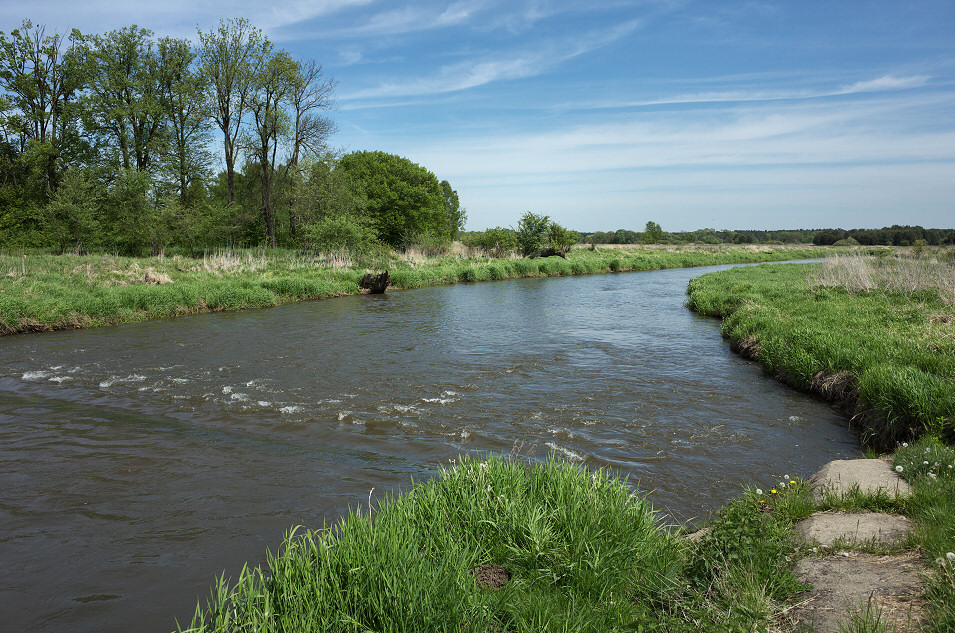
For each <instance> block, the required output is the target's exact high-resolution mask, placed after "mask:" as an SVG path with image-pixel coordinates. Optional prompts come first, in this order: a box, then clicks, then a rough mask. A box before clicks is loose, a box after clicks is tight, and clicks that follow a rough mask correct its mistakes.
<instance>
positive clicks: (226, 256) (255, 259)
mask: <svg viewBox="0 0 955 633" xmlns="http://www.w3.org/2000/svg"><path fill="white" fill-rule="evenodd" d="M824 252H825V250H824V249H813V248H792V247H783V246H772V247H708V246H698V247H694V246H689V247H646V248H628V249H624V248H605V249H602V248H598V249H597V250H595V251H591V250H587V249H577V250H574V251H572V252H571V253H570V255H569V257H568V258H567V259H562V258H559V257H550V258H545V259H514V258H509V259H489V258H483V257H466V256H444V257H431V258H427V257H423V256H420V255H415V254H414V253H411V254H408V253H405V254H397V253H384V254H378V255H375V256H374V257H369V258H367V260H366V261H359V262H355V261H352V260H350V259H348V258H342V257H335V256H329V255H303V254H301V253H296V252H289V251H267V252H264V251H228V252H218V253H214V254H207V255H205V256H204V257H202V258H189V257H182V256H173V257H161V258H159V257H153V258H126V257H116V256H111V255H45V254H30V253H25V252H17V253H10V252H5V253H0V335H3V334H13V333H19V332H30V331H46V330H56V329H68V328H79V327H95V326H99V325H108V324H115V323H124V322H130V321H142V320H147V319H157V318H164V317H170V316H181V315H187V314H195V313H199V312H210V311H221V310H239V309H244V308H256V307H266V306H274V305H279V304H283V303H290V302H295V301H305V300H313V299H322V298H327V297H333V296H340V295H345V294H355V293H358V292H359V288H358V282H359V280H360V279H361V277H362V275H364V274H365V273H366V272H368V271H369V270H372V269H374V270H379V271H381V270H388V271H390V273H391V278H392V287H393V288H396V289H405V288H420V287H423V286H435V285H444V284H453V283H459V282H475V281H493V280H499V279H508V278H514V277H536V276H566V275H584V274H593V273H601V272H614V271H631V270H654V269H661V268H681V267H689V266H708V265H713V264H728V263H743V262H761V261H780V260H786V259H799V258H806V257H818V256H820V255H821V253H824Z"/></svg>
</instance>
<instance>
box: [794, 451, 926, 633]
mask: <svg viewBox="0 0 955 633" xmlns="http://www.w3.org/2000/svg"><path fill="white" fill-rule="evenodd" d="M810 481H811V482H812V484H813V486H814V489H813V494H814V496H815V498H816V499H817V500H822V499H824V498H826V497H827V495H837V496H844V495H848V494H856V491H858V492H862V493H867V494H886V495H890V496H905V495H908V494H911V489H910V488H909V485H908V483H907V482H905V481H904V480H903V479H901V478H900V477H899V476H898V475H897V474H896V473H895V471H894V470H892V467H891V465H890V464H889V463H888V462H886V461H883V460H881V459H854V460H838V461H834V462H830V463H828V464H826V465H825V466H823V467H822V468H821V469H820V470H819V472H817V473H816V474H815V475H813V477H812V478H811V479H810ZM796 529H797V532H798V534H799V537H800V539H801V540H802V541H803V543H805V545H806V546H808V547H818V548H820V550H821V552H822V553H821V554H820V555H810V556H806V557H805V558H802V559H800V560H799V561H798V562H797V563H796V565H795V567H794V568H793V571H794V572H795V574H796V576H797V578H799V581H800V582H801V583H803V584H805V585H812V587H813V588H812V589H811V590H810V591H807V592H806V593H805V594H804V595H803V596H801V597H800V599H799V600H798V602H797V604H796V606H794V607H791V608H790V609H789V610H787V611H786V612H785V613H784V614H783V615H782V618H781V619H782V620H783V621H782V622H780V624H781V625H783V626H786V627H787V628H789V629H790V630H794V631H801V630H811V631H814V632H816V633H828V632H833V633H836V632H838V631H839V626H840V625H842V626H844V627H847V626H848V622H849V618H850V616H851V614H852V613H860V614H864V613H866V612H867V611H868V613H869V614H870V616H872V617H873V619H874V616H875V614H879V616H880V618H881V621H882V622H883V623H884V624H886V625H887V626H888V627H889V630H892V628H891V627H895V628H896V629H897V630H898V631H899V632H900V633H901V632H904V631H918V630H920V628H921V625H922V624H923V623H924V621H925V620H924V618H925V601H924V599H923V597H922V586H921V585H922V574H923V573H924V571H925V567H924V565H923V564H922V562H921V561H920V559H919V556H918V554H917V552H914V551H901V552H898V553H892V554H871V553H865V552H862V551H859V549H860V548H861V549H868V550H870V551H871V550H873V549H875V550H878V549H882V550H883V551H892V550H893V549H894V548H897V547H899V546H900V545H902V544H904V539H905V537H906V535H907V534H908V532H909V531H910V529H911V522H910V521H909V519H907V518H906V517H901V516H896V515H891V514H882V513H877V512H859V513H845V512H834V511H826V512H818V513H816V514H814V515H812V516H810V517H807V518H806V519H803V520H802V521H800V522H799V524H798V525H797V526H796ZM830 548H831V549H830Z"/></svg>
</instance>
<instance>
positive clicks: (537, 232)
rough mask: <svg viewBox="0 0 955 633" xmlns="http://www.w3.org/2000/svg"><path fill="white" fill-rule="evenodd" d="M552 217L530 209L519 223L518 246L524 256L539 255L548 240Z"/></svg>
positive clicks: (517, 232)
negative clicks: (548, 229)
mask: <svg viewBox="0 0 955 633" xmlns="http://www.w3.org/2000/svg"><path fill="white" fill-rule="evenodd" d="M549 222H550V217H548V216H546V215H537V214H536V213H531V212H530V211H528V212H527V213H525V214H524V215H522V216H521V219H520V220H519V221H518V223H517V230H516V231H515V232H516V234H517V247H518V250H520V252H521V255H523V256H524V257H538V256H539V255H540V254H541V253H542V252H543V251H544V248H545V244H546V242H547V226H548V223H549Z"/></svg>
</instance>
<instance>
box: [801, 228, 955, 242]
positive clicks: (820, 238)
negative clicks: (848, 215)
mask: <svg viewBox="0 0 955 633" xmlns="http://www.w3.org/2000/svg"><path fill="white" fill-rule="evenodd" d="M920 240H921V242H922V243H924V244H927V245H930V246H940V245H943V244H955V229H926V228H922V227H921V226H899V225H897V224H896V225H893V226H888V227H883V228H881V229H849V230H848V231H844V230H842V229H823V230H821V231H816V233H815V235H813V238H812V243H813V244H817V245H829V244H836V243H839V242H848V243H853V244H862V245H864V246H875V245H884V246H912V245H914V244H916V242H919V241H920Z"/></svg>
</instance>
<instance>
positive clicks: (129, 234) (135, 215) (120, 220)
mask: <svg viewBox="0 0 955 633" xmlns="http://www.w3.org/2000/svg"><path fill="white" fill-rule="evenodd" d="M152 184H153V183H152V180H151V179H150V178H149V174H147V173H146V172H143V171H139V170H136V169H129V170H123V171H120V172H119V174H118V176H117V177H116V179H115V180H113V182H112V183H111V185H110V188H109V191H108V193H107V195H106V200H105V212H106V218H107V221H106V225H107V226H108V227H109V231H110V232H109V235H108V239H109V241H110V243H111V245H112V246H113V247H114V248H116V249H117V250H119V251H120V252H121V253H122V254H124V255H133V256H140V255H145V254H146V253H148V252H152V253H153V254H157V253H158V252H159V250H160V247H161V246H162V244H161V243H160V240H159V239H158V237H159V233H158V228H159V224H158V221H157V220H158V214H157V212H156V209H155V207H154V206H152V205H150V204H149V203H148V201H147V193H148V192H149V190H150V189H151V188H152Z"/></svg>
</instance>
